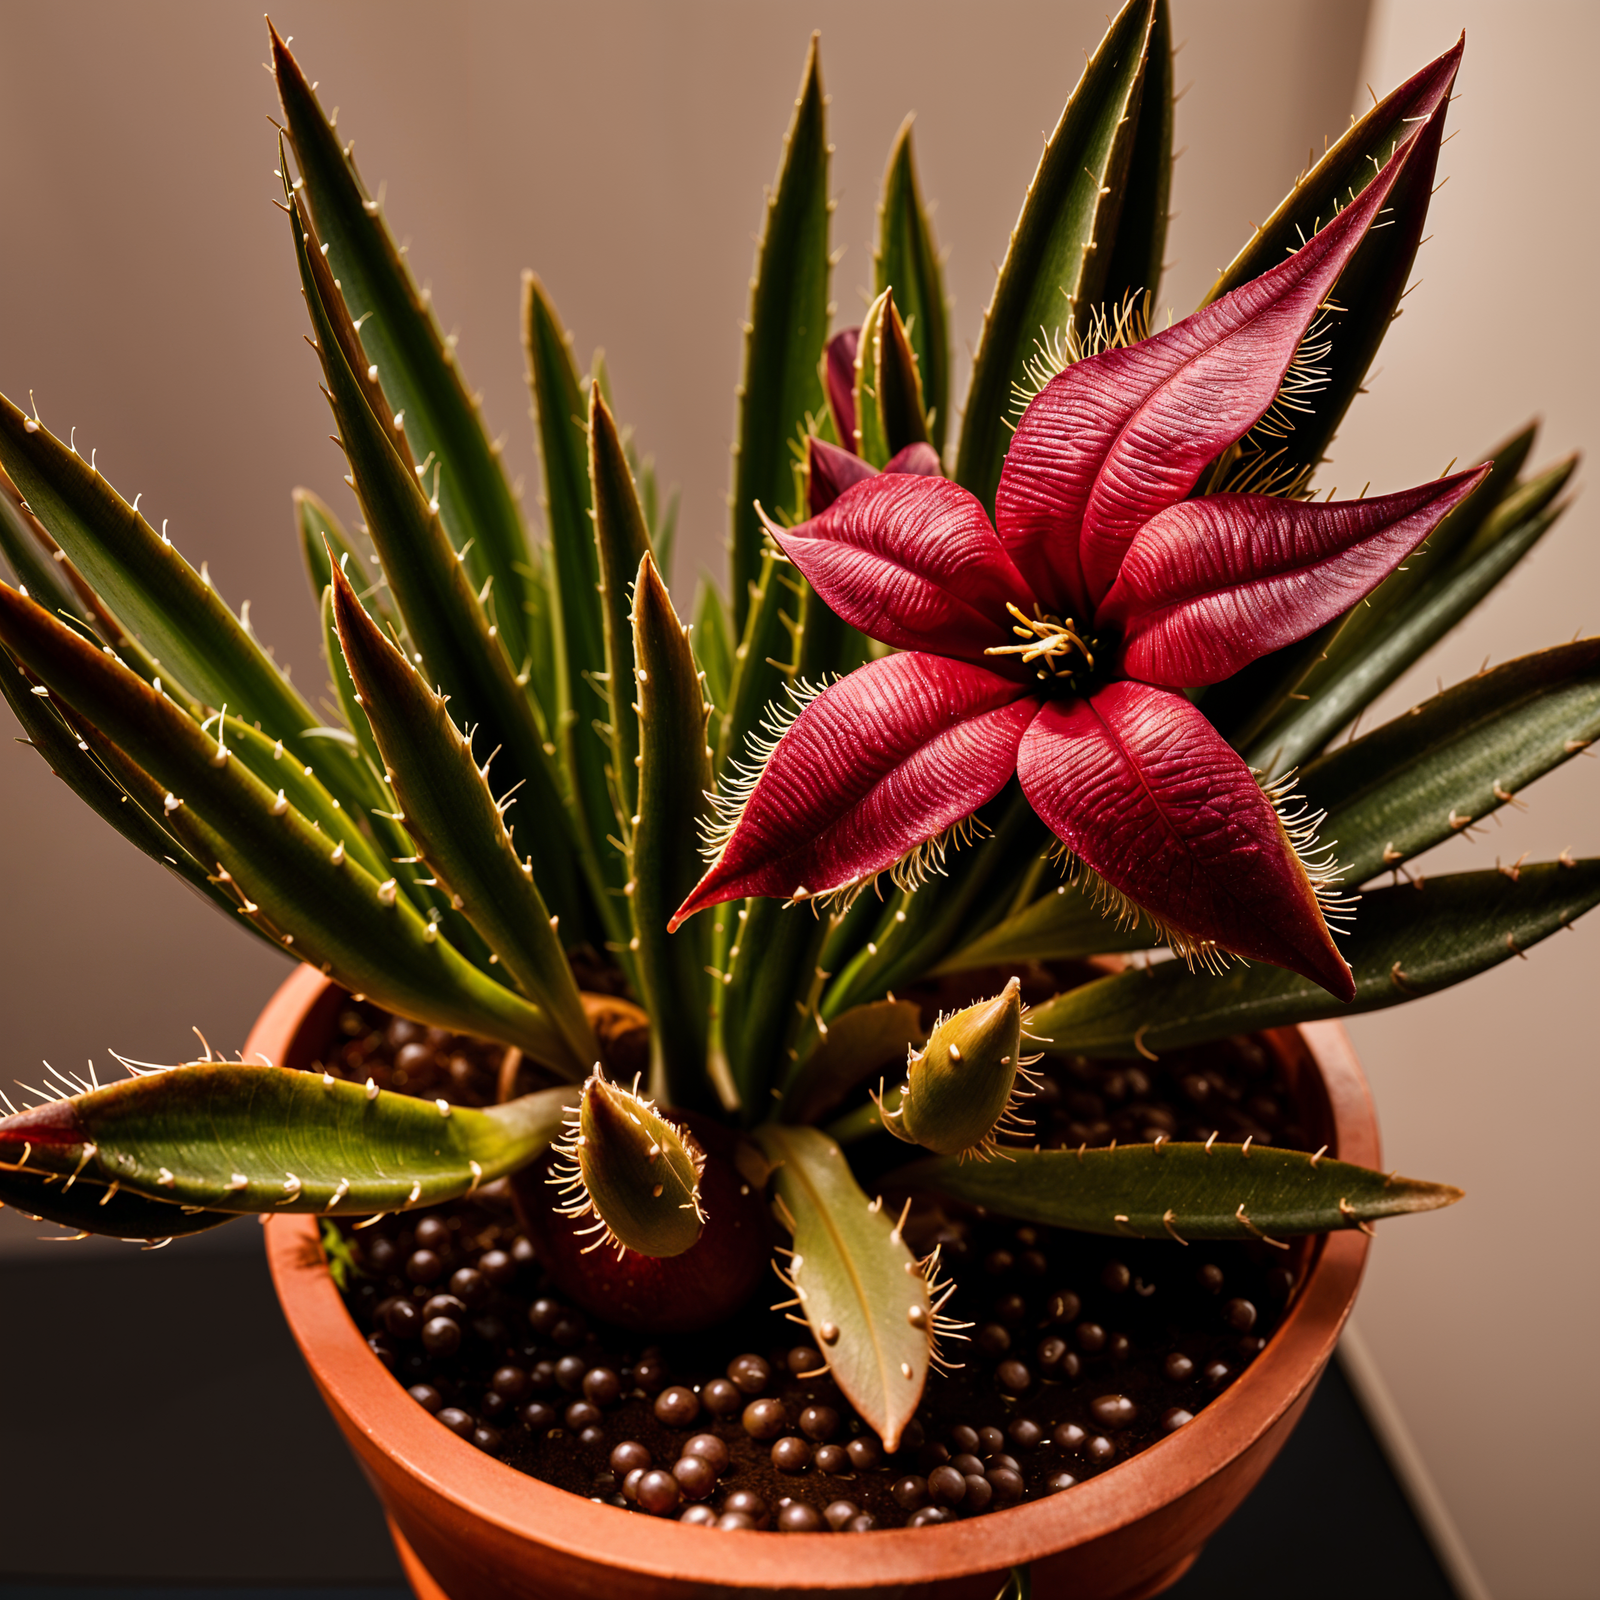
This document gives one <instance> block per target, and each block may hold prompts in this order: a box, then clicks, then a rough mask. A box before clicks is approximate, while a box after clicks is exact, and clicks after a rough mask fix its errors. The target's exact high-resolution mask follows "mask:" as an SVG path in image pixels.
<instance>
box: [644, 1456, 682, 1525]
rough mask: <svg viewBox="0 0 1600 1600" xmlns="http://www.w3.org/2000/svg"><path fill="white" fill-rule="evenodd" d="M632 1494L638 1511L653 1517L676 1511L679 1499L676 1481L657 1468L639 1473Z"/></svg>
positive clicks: (670, 1475) (667, 1473) (668, 1473)
mask: <svg viewBox="0 0 1600 1600" xmlns="http://www.w3.org/2000/svg"><path fill="white" fill-rule="evenodd" d="M633 1492H634V1497H635V1498H636V1499H637V1500H638V1502H639V1509H640V1510H641V1511H648V1512H649V1513H650V1515H651V1516H653V1517H664V1516H665V1515H666V1514H667V1513H668V1512H669V1511H676V1510H677V1509H678V1501H679V1499H680V1498H681V1496H680V1493H679V1489H678V1480H677V1479H676V1478H675V1477H673V1475H672V1474H671V1473H670V1472H663V1471H661V1469H660V1468H659V1467H656V1468H652V1469H651V1470H650V1471H649V1472H643V1473H641V1474H640V1475H639V1481H638V1482H637V1483H636V1484H635V1485H634V1490H633Z"/></svg>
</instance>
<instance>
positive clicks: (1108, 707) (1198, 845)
mask: <svg viewBox="0 0 1600 1600" xmlns="http://www.w3.org/2000/svg"><path fill="white" fill-rule="evenodd" d="M1017 776H1018V777H1019V778H1020V779H1021V780H1022V788H1023V792H1024V793H1025V794H1026V795H1027V797H1028V799H1029V801H1030V802H1031V804H1032V805H1033V808H1034V810H1035V811H1037V812H1038V813H1039V815H1040V816H1041V817H1042V818H1043V819H1044V821H1045V822H1046V823H1047V824H1048V825H1049V826H1050V828H1051V829H1052V830H1053V831H1054V832H1055V834H1056V835H1057V836H1058V837H1059V838H1060V839H1062V840H1063V841H1064V842H1065V843H1066V844H1067V846H1068V847H1069V848H1070V849H1071V850H1072V852H1073V853H1074V854H1075V855H1076V856H1077V857H1078V858H1079V859H1080V860H1081V861H1082V862H1083V863H1084V864H1085V865H1086V866H1088V867H1091V868H1092V869H1093V870H1094V871H1095V872H1097V873H1099V875H1100V876H1101V877H1102V878H1104V879H1105V880H1106V882H1107V883H1109V884H1110V885H1111V886H1112V887H1113V888H1114V889H1118V890H1120V891H1121V892H1122V893H1123V894H1125V895H1126V896H1127V897H1128V899H1129V900H1131V901H1133V902H1134V903H1135V904H1136V905H1138V906H1140V907H1141V908H1142V909H1144V910H1145V911H1148V912H1149V913H1150V914H1151V915H1152V916H1153V917H1155V918H1156V919H1157V920H1158V921H1160V922H1161V923H1163V924H1164V925H1165V926H1166V927H1167V928H1169V929H1171V930H1172V931H1173V932H1174V933H1175V934H1177V935H1178V936H1179V937H1180V939H1181V940H1182V941H1183V942H1186V943H1188V944H1191V945H1200V944H1202V943H1205V942H1212V943H1215V944H1217V945H1220V946H1221V947H1222V948H1223V949H1224V950H1231V951H1233V952H1235V953H1236V954H1238V955H1241V956H1247V957H1252V958H1257V959H1260V960H1262V961H1271V962H1273V963H1275V964H1276V965H1277V966H1280V967H1288V968H1289V969H1290V970H1291V971H1294V972H1298V973H1301V974H1303V975H1304V976H1305V977H1308V978H1310V979H1311V980H1312V981H1313V982H1314V983H1320V984H1321V985H1322V986H1323V988H1325V989H1327V990H1328V991H1329V992H1330V993H1331V994H1334V995H1336V996H1338V997H1339V998H1340V999H1341V1000H1349V999H1350V998H1351V996H1352V995H1354V993H1355V984H1354V980H1353V979H1352V978H1351V976H1350V969H1349V967H1348V966H1347V965H1346V964H1345V962H1344V959H1343V957H1341V956H1340V954H1339V952H1338V951H1337V950H1336V949H1335V948H1334V944H1333V940H1332V938H1331V936H1330V935H1329V933H1328V925H1327V923H1326V922H1325V921H1324V920H1323V916H1322V907H1321V906H1320V904H1319V903H1318V901H1317V897H1316V893H1315V891H1314V890H1313V889H1312V887H1311V882H1310V880H1309V878H1308V877H1307V876H1306V870H1305V868H1304V866H1302V865H1301V862H1300V858H1299V857H1298V856H1297V855H1296V854H1295V852H1294V848H1293V846H1292V845H1291V844H1290V843H1289V840H1288V837H1287V835H1286V834H1285V833H1284V831H1283V824H1282V823H1281V822H1280V821H1279V820H1278V814H1277V812H1276V811H1275V810H1274V809H1273V807H1272V803H1271V802H1270V801H1269V800H1268V799H1267V797H1266V796H1265V795H1264V794H1263V793H1262V792H1261V790H1260V788H1259V787H1258V786H1257V784H1256V781H1255V779H1254V778H1253V777H1252V776H1251V775H1250V769H1249V768H1248V767H1246V766H1245V764H1244V763H1243V762H1242V761H1241V760H1240V759H1239V757H1238V756H1237V755H1236V754H1235V753H1234V752H1233V750H1231V749H1230V748H1229V747H1228V745H1227V744H1226V743H1225V742H1224V740H1223V739H1222V736H1221V735H1220V734H1219V733H1218V732H1217V731H1216V729H1214V728H1213V727H1212V726H1211V724H1210V723H1209V722H1207V721H1206V719H1205V718H1204V717H1203V716H1202V715H1201V714H1200V712H1199V711H1198V710H1196V709H1195V707H1194V706H1192V705H1191V704H1190V703H1189V702H1188V701H1187V700H1185V699H1184V698H1183V696H1182V695H1177V694H1171V693H1169V692H1168V691H1167V690H1165V689H1152V688H1149V687H1147V686H1146V685H1144V684H1142V683H1113V684H1109V685H1107V687H1105V688H1104V689H1102V690H1100V692H1099V693H1098V694H1096V695H1095V696H1094V697H1093V699H1092V700H1070V701H1064V700H1058V701H1052V702H1051V703H1050V704H1048V705H1046V706H1045V708H1044V709H1043V710H1042V711H1041V712H1040V713H1039V715H1038V716H1037V717H1036V718H1035V719H1034V720H1033V723H1032V724H1031V726H1030V727H1029V728H1028V731H1027V733H1026V734H1024V736H1023V739H1022V744H1021V748H1020V749H1019V750H1018V753H1017Z"/></svg>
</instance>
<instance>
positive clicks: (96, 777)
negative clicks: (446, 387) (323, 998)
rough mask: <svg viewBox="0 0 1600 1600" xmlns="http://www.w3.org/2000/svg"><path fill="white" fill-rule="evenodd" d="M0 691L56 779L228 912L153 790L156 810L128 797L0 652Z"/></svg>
mask: <svg viewBox="0 0 1600 1600" xmlns="http://www.w3.org/2000/svg"><path fill="white" fill-rule="evenodd" d="M0 694H3V695H4V696H5V699H6V703H7V704H8V705H9V706H10V707H11V709H12V711H13V712H14V713H15V714H16V718H17V721H18V722H19V723H20V724H21V725H22V730H23V732H24V733H26V734H27V736H28V742H29V743H30V744H31V745H32V746H33V748H34V749H35V750H37V751H38V753H39V755H40V756H41V757H42V758H43V760H44V761H45V763H46V765H47V766H49V768H50V770H51V771H52V772H53V773H55V775H56V776H57V777H58V778H60V779H61V781H62V782H63V783H65V784H66V786H67V787H68V788H69V789H71V790H72V792H73V793H74V794H75V795H77V796H78V798H79V799H80V800H82V801H83V802H84V803H85V804H86V805H87V806H89V808H90V809H91V810H92V811H93V812H94V813H95V814H96V815H97V816H98V817H100V818H101V819H102V820H103V821H105V822H109V823H110V824H111V826H112V827H113V828H115V829H116V830H117V832H118V833H120V834H121V835H122V837H123V838H124V839H126V840H127V841H128V842H129V843H130V844H132V845H133V846H134V847H135V848H136V849H139V850H142V851H143V852H144V853H145V855H147V856H149V857H150V859H151V860H152V861H158V862H160V863H161V865H162V866H164V867H166V868H167V869H168V871H170V872H172V873H173V874H175V875H176V876H177V877H178V878H180V879H181V880H182V881H183V882H184V883H186V884H188V886H189V887H190V888H191V889H193V890H195V892H196V893H198V894H202V895H204V896H205V897H206V899H208V900H209V901H211V902H212V904H213V905H215V906H217V907H218V908H219V909H221V910H223V911H226V912H228V913H229V914H230V915H231V914H232V913H233V911H234V910H235V909H236V908H237V906H238V902H237V901H236V900H234V899H233V897H232V896H231V895H228V894H226V893H225V892H224V891H223V890H222V889H221V888H220V887H219V886H218V885H216V884H214V883H213V882H212V881H211V879H210V877H209V875H208V874H207V871H206V868H205V866H204V865H203V864H202V863H201V862H200V861H198V860H196V859H195V857H194V856H192V855H191V854H190V853H189V851H188V850H187V849H186V848H185V847H184V846H183V845H182V844H180V843H179V842H178V840H177V839H175V838H174V837H173V835H172V834H171V833H169V832H168V831H167V829H166V828H165V827H163V826H162V825H161V823H160V822H159V821H158V820H157V818H158V816H159V814H160V794H159V792H158V793H157V795H156V797H155V798H156V814H155V815H152V814H151V813H150V812H149V811H147V810H146V809H145V807H144V806H142V805H141V804H139V802H138V801H137V800H136V799H134V798H132V797H130V795H129V793H128V791H127V789H125V788H124V787H123V785H122V784H121V783H119V782H118V781H117V779H116V778H115V777H113V776H112V774H111V773H110V772H108V771H107V769H106V767H105V766H104V765H103V764H102V763H101V761H100V760H99V759H98V758H97V757H96V756H95V754H94V752H93V751H92V750H91V749H89V748H86V747H85V746H86V744H87V741H86V740H85V739H84V738H83V736H82V735H83V732H84V730H81V729H79V728H77V727H75V726H73V725H72V724H71V723H69V722H68V721H67V720H66V719H65V717H64V715H63V712H62V709H61V708H60V706H58V705H57V704H56V703H55V702H54V701H53V700H52V699H51V698H50V697H49V696H47V695H39V694H36V693H34V692H32V689H31V688H30V685H29V683H28V681H27V679H26V677H25V676H24V675H23V673H22V671H21V669H20V668H19V667H18V666H17V665H16V663H15V662H14V661H13V660H12V658H11V657H10V656H9V655H8V654H5V653H3V652H0ZM246 926H247V927H249V929H250V931H251V932H252V933H254V934H255V935H257V937H259V938H261V939H262V940H264V941H265V942H266V943H268V944H270V945H272V946H274V948H281V947H280V946H278V942H277V940H275V939H273V938H272V937H271V935H269V934H268V933H267V932H266V931H265V930H264V929H262V928H259V927H257V926H256V925H255V924H254V923H253V922H247V923H246Z"/></svg>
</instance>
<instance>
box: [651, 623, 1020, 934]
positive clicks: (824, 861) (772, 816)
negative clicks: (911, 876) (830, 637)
mask: <svg viewBox="0 0 1600 1600" xmlns="http://www.w3.org/2000/svg"><path fill="white" fill-rule="evenodd" d="M1037 709H1038V702H1037V701H1036V700H1034V699H1033V698H1032V697H1031V696H1025V695H1024V691H1023V690H1022V689H1021V688H1020V687H1019V685H1018V684H1016V683H1015V682H1013V681H1012V680H1011V679H1010V678H1005V677H1002V676H1001V675H1000V674H999V673H995V672H988V671H985V670H984V669H983V668H982V667H976V666H972V665H969V664H968V663H966V662H962V661H951V660H948V659H946V658H945V657H942V656H928V655H920V654H915V653H907V654H904V655H894V656H886V657H884V658H883V660H881V661H873V662H869V663H868V664H867V665H866V666H864V667H859V668H857V669H856V671H854V672H852V673H851V674H850V676H849V677H847V678H844V679H841V680H840V681H839V682H838V683H836V684H834V685H833V687H832V688H831V689H828V690H827V691H826V692H825V693H823V694H821V695H819V696H818V697H817V699H815V700H814V701H812V703H811V704H810V705H809V706H807V707H806V709H805V710H804V711H803V712H801V714H800V716H799V717H798V718H797V719H796V720H795V723H794V725H793V726H792V727H791V728H790V729H789V730H788V732H787V733H785V734H784V736H783V738H782V739H781V740H780V741H779V743H778V746H777V748H776V749H775V750H774V751H773V753H772V756H771V758H770V759H769V760H768V762H767V765H766V768H765V769H764V770H763V772H762V773H761V776H760V778H759V780H758V781H757V782H756V785H755V787H754V789H753V790H752V791H751V794H750V797H749V799H748V800H747V801H746V803H745V806H744V809H743V812H742V813H741V815H740V817H739V820H738V823H737V825H736V826H735V828H734V830H733V833H732V836H731V837H730V838H729V840H728V842H727V844H726V845H725V846H724V848H723V851H722V854H721V856H720V857H719V858H718V860H717V862H716V864H715V865H714V866H713V867H712V868H711V870H710V871H709V872H707V874H706V875H705V877H704V878H702V879H701V880H700V882H699V884H698V885H696V887H695V890H694V893H693V894H691V895H690V896H689V898H688V899H687V900H686V901H684V903H683V905H682V906H680V907H679V908H678V911H677V914H676V916H675V917H674V918H673V921H672V926H673V927H676V926H677V925H678V924H679V923H680V922H682V921H683V919H684V918H685V917H689V916H693V915H694V913H695V912H696V911H701V910H704V909H705V908H706V907H707V906H712V905H716V904H718V903H719V902H721V901H723V900H732V899H735V898H739V897H742V896H745V895H770V896H774V897H777V898H783V899H789V898H796V899H798V898H808V897H810V896H813V895H818V894H825V893H828V892H829V891H831V890H834V889H839V888H843V887H844V886H846V885H849V884H853V883H856V882H859V881H860V880H861V879H863V878H867V877H870V876H871V875H872V874H874V873H877V872H881V871H883V869H884V868H885V867H888V866H891V865H892V864H893V863H894V862H896V861H898V860H899V859H900V858H901V857H902V856H904V855H905V854H906V853H907V852H909V851H911V850H913V849H915V848H916V847H917V846H918V845H920V844H922V843H923V842H924V841H925V840H927V839H930V838H932V837H934V836H935V835H936V834H939V833H941V832H942V831H943V830H944V829H946V828H948V827H950V826H951V825H952V824H954V823H957V822H960V821H961V820H962V819H963V818H964V817H967V816H970V815H971V814H972V813H973V812H974V811H976V810H977V809H978V807H979V806H981V805H983V804H984V803H985V802H986V801H988V800H990V799H992V798H993V797H994V796H995V795H996V794H997V793H998V792H999V791H1000V789H1001V788H1002V787H1003V786H1004V784H1005V782H1006V780H1007V779H1008V778H1010V776H1011V774H1012V772H1013V771H1015V769H1016V759H1017V744H1018V741H1019V740H1020V739H1021V738H1022V735H1023V730H1024V729H1025V728H1026V727H1027V726H1028V723H1029V722H1030V721H1031V720H1032V718H1033V716H1034V714H1035V712H1036V711H1037Z"/></svg>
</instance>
